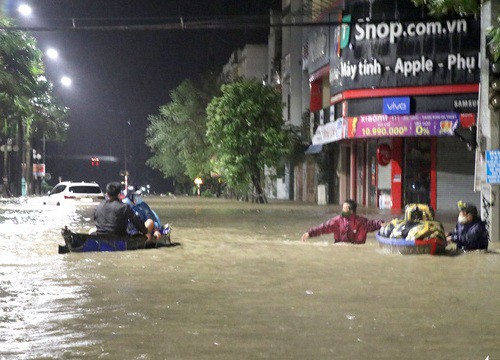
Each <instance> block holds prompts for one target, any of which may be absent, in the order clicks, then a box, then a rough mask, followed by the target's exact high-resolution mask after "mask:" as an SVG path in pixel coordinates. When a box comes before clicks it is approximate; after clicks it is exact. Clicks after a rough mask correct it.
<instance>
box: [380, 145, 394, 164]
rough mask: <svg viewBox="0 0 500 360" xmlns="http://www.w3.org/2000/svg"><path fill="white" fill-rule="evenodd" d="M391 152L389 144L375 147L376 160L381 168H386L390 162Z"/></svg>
mask: <svg viewBox="0 0 500 360" xmlns="http://www.w3.org/2000/svg"><path fill="white" fill-rule="evenodd" d="M391 158H392V150H391V147H390V146H389V144H380V145H379V146H378V147H377V160H378V163H379V164H380V165H382V166H387V165H389V163H390V162H391Z"/></svg>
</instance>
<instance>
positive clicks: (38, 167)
mask: <svg viewBox="0 0 500 360" xmlns="http://www.w3.org/2000/svg"><path fill="white" fill-rule="evenodd" d="M41 159H42V154H40V153H39V152H37V151H36V150H35V149H33V193H34V194H40V190H41V186H40V183H41V181H42V179H43V177H44V176H45V164H40V160H41Z"/></svg>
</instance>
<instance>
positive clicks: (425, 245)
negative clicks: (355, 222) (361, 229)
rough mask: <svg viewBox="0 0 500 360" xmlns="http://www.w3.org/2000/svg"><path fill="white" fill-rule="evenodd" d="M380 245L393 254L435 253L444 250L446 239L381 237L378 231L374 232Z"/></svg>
mask: <svg viewBox="0 0 500 360" xmlns="http://www.w3.org/2000/svg"><path fill="white" fill-rule="evenodd" d="M375 237H376V238H377V241H378V243H379V244H380V247H381V248H382V249H384V250H388V251H390V252H391V253H395V254H403V255H409V254H429V255H436V254H442V253H444V252H445V247H446V241H444V240H442V239H439V238H430V239H423V240H418V239H417V240H406V239H395V238H387V237H383V236H382V235H380V234H379V233H377V234H375Z"/></svg>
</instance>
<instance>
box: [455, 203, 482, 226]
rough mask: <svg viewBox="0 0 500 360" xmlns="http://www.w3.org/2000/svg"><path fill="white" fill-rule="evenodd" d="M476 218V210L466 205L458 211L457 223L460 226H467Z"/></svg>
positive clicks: (472, 206) (470, 205)
mask: <svg viewBox="0 0 500 360" xmlns="http://www.w3.org/2000/svg"><path fill="white" fill-rule="evenodd" d="M477 217H478V212H477V208H476V207H475V206H474V205H472V204H467V205H466V206H464V207H462V208H461V209H460V212H459V213H458V222H459V223H460V224H467V223H470V222H472V221H474V220H476V219H477Z"/></svg>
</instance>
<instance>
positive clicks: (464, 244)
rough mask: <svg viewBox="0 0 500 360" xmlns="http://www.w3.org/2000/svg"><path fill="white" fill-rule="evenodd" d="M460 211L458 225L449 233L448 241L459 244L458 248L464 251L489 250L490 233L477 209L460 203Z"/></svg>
mask: <svg viewBox="0 0 500 360" xmlns="http://www.w3.org/2000/svg"><path fill="white" fill-rule="evenodd" d="M460 204H462V205H460ZM459 209H460V213H459V214H458V222H457V225H456V226H455V229H454V230H453V231H452V232H450V233H448V235H447V237H446V240H447V241H448V242H453V243H455V244H457V248H459V249H462V250H479V249H485V250H486V249H488V231H487V230H486V226H485V224H484V222H483V221H482V220H481V219H479V217H478V212H477V208H476V207H475V206H474V205H472V204H465V203H462V202H459Z"/></svg>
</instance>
